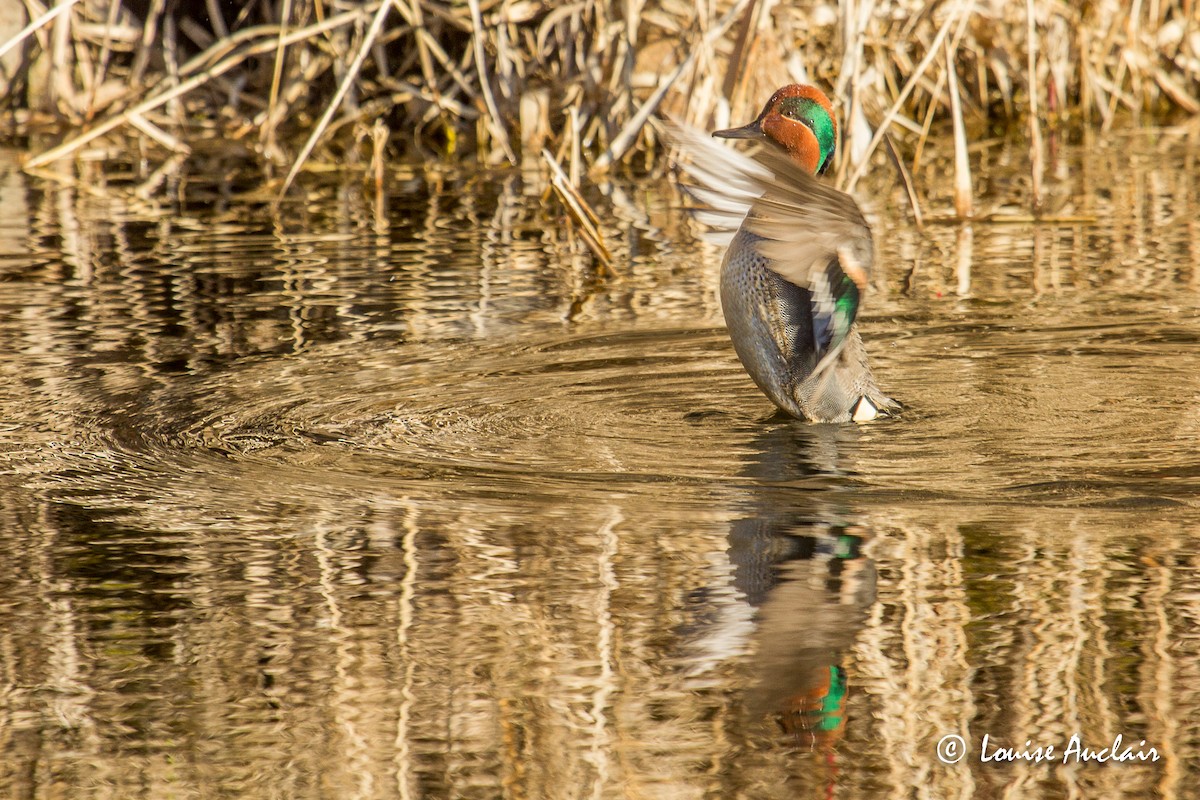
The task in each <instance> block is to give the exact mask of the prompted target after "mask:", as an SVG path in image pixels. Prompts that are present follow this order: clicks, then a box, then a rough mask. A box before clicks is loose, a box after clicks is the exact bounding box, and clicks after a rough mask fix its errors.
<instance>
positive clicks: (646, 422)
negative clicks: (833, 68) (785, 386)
mask: <svg viewBox="0 0 1200 800" xmlns="http://www.w3.org/2000/svg"><path fill="white" fill-rule="evenodd" d="M978 155H979V159H980V167H979V168H980V174H979V175H978V176H977V177H978V182H979V186H980V194H981V199H980V202H981V204H982V205H983V206H984V207H985V210H995V211H997V213H1008V214H1021V213H1024V211H1023V209H1024V208H1026V207H1027V197H1026V194H1025V193H1026V192H1027V184H1028V181H1027V180H1026V178H1025V177H1024V175H1023V173H1022V172H1021V164H1022V163H1023V159H1022V157H1021V155H1020V153H1019V152H1017V151H1010V150H1008V149H1006V148H1005V147H1003V146H1001V145H1000V144H994V145H984V146H983V147H982V148H981V150H980V152H979V154H978ZM1198 157H1200V145H1197V143H1196V142H1195V141H1189V140H1188V139H1187V138H1186V137H1183V136H1176V135H1170V134H1161V133H1160V134H1142V133H1139V134H1136V135H1132V136H1124V137H1114V138H1112V139H1110V140H1107V141H1104V142H1091V143H1088V144H1087V145H1086V146H1083V147H1065V146H1064V147H1062V148H1061V149H1059V151H1058V152H1057V157H1056V160H1055V161H1054V163H1053V164H1052V169H1051V174H1050V175H1049V176H1048V192H1049V201H1048V204H1049V206H1050V208H1051V209H1052V210H1053V212H1054V213H1055V214H1056V215H1057V216H1058V218H1059V219H1061V220H1064V221H1060V222H1054V223H1043V224H1039V225H1032V224H1029V223H1028V222H1025V223H1021V222H1016V223H1013V222H1010V223H1004V224H999V223H976V224H975V225H973V226H972V227H969V228H959V227H957V226H952V225H936V224H935V225H931V226H930V227H929V228H928V229H927V231H926V233H925V234H924V235H923V236H918V235H917V234H916V233H915V232H914V231H913V230H912V229H911V226H910V224H909V223H908V222H907V221H906V218H905V216H904V214H903V212H902V210H901V209H900V208H899V206H898V205H897V203H896V201H897V199H898V194H896V193H895V192H893V191H892V190H891V188H890V183H889V181H890V177H889V176H887V175H881V176H876V179H877V181H878V182H877V184H874V185H872V186H869V187H864V188H865V189H866V190H867V193H868V194H874V195H875V196H876V197H878V198H879V209H878V212H879V228H878V238H879V240H880V245H881V250H882V254H883V256H884V263H885V266H886V269H887V276H886V284H887V285H886V287H884V290H883V291H876V292H875V293H873V294H872V295H871V296H870V297H869V299H868V305H867V308H866V315H867V318H866V320H865V322H864V325H863V328H864V334H865V336H866V337H867V338H868V340H869V346H870V348H871V350H872V352H873V358H874V362H875V371H876V375H877V376H878V377H879V379H880V382H881V384H882V385H883V386H884V387H885V389H887V390H888V391H889V392H890V393H891V394H893V395H894V396H895V397H897V398H898V399H900V400H901V401H902V402H904V403H905V405H906V410H905V412H904V413H903V415H902V416H901V417H900V418H899V419H894V420H886V421H881V422H879V423H875V424H870V425H866V426H861V427H854V426H840V427H839V426H813V425H806V424H802V423H799V422H788V421H780V420H778V419H774V418H771V417H770V412H771V408H770V406H769V404H768V402H767V401H766V400H765V398H764V397H763V396H762V395H761V394H760V393H759V392H758V390H757V389H755V387H754V386H753V385H752V384H751V382H750V380H749V379H748V378H747V377H746V375H745V374H744V373H743V371H742V370H741V367H740V366H739V365H738V363H737V361H736V358H735V356H734V355H733V351H732V349H731V347H730V346H729V344H728V342H727V339H726V336H725V333H724V330H723V327H722V322H721V318H720V310H719V307H718V305H717V301H716V269H717V265H718V263H719V254H718V253H716V252H714V251H712V250H710V249H708V248H707V247H706V246H703V245H701V244H699V243H697V241H696V239H695V237H694V235H693V234H694V232H693V231H692V229H691V228H690V227H689V223H686V222H685V221H683V220H682V218H681V217H680V215H679V213H678V205H679V201H678V198H677V196H676V195H675V194H674V192H673V190H672V189H671V187H670V186H669V185H667V184H666V183H664V182H661V181H656V180H650V181H647V182H645V183H644V184H641V185H633V184H625V185H620V186H615V187H609V188H608V190H607V196H600V195H597V197H596V200H597V207H598V208H600V209H601V211H602V212H603V213H604V214H605V215H606V216H607V220H606V223H605V224H606V230H607V233H608V235H609V237H610V238H611V240H612V245H613V248H614V251H615V253H616V256H617V257H616V263H617V267H618V268H619V269H620V271H621V272H622V275H623V277H622V278H621V279H620V280H616V281H604V280H599V279H597V277H596V275H595V274H594V272H593V270H592V268H591V259H590V257H588V256H587V255H585V254H584V251H583V249H582V245H580V244H578V243H576V242H573V241H572V240H571V237H570V235H569V234H568V233H567V232H566V231H565V230H564V229H563V226H562V224H561V221H560V220H559V218H558V216H557V213H558V212H557V209H556V208H553V207H551V208H550V209H549V211H546V210H545V209H546V207H547V204H545V203H543V201H542V199H541V197H540V194H539V192H538V190H537V189H536V188H532V182H530V183H529V184H527V183H526V182H524V181H523V180H522V176H521V175H520V174H513V173H496V174H489V175H481V176H478V175H477V176H472V177H469V178H464V177H462V176H458V175H455V174H448V173H445V174H444V173H440V172H438V171H436V170H430V171H428V172H415V173H414V172H409V173H398V174H397V176H396V177H395V179H394V181H393V184H392V189H393V191H392V194H391V196H390V197H389V198H388V203H387V205H386V208H378V207H376V206H375V204H374V200H373V198H372V197H371V196H370V195H369V194H364V192H363V191H362V190H361V186H360V185H359V184H358V183H356V182H350V183H348V184H347V185H345V186H335V187H331V188H329V189H328V190H324V191H322V190H318V191H316V192H314V194H313V195H312V197H311V198H309V200H308V201H307V202H306V203H305V204H303V205H301V204H294V205H290V206H285V207H284V208H283V210H282V212H281V213H280V214H279V215H277V216H273V215H272V214H271V213H270V211H269V210H268V209H266V208H264V207H263V206H261V205H257V204H254V203H252V202H250V201H249V200H247V199H245V198H239V196H238V194H237V192H236V190H234V189H232V188H230V187H222V186H219V185H218V186H211V185H205V184H204V183H203V182H201V181H198V180H196V179H194V178H193V179H191V180H190V181H189V183H188V184H187V185H186V186H178V187H171V189H172V192H173V196H175V197H183V198H184V201H180V202H179V203H178V204H175V205H172V206H158V205H155V204H152V203H149V202H146V201H139V200H137V199H136V197H134V196H133V195H132V193H131V192H130V190H129V185H130V180H131V176H121V175H119V174H114V173H112V172H111V171H109V172H105V171H104V170H103V169H102V168H101V167H100V166H98V165H94V164H93V165H85V167H84V168H83V171H82V172H81V173H74V172H62V173H60V174H59V175H58V177H57V179H53V180H52V179H50V178H46V179H42V178H31V177H28V176H25V175H23V174H22V173H20V172H19V171H18V170H17V168H16V166H15V163H16V162H15V155H13V154H11V153H10V154H7V155H5V156H4V157H3V158H0V208H2V213H0V748H2V750H0V752H2V753H3V757H2V758H0V796H3V797H35V798H155V799H157V798H168V797H180V798H209V797H231V798H242V797H245V798H562V797H589V798H731V797H740V798H795V797H801V798H806V797H811V798H824V797H831V796H835V797H843V798H858V797H863V798H876V797H896V798H900V797H905V798H907V797H931V798H967V797H973V796H977V797H989V796H1001V795H1002V794H1003V796H1005V797H1030V798H1042V797H1045V798H1059V797H1062V798H1066V797H1087V798H1101V797H1111V798H1124V797H1158V796H1161V797H1189V796H1195V795H1194V792H1195V786H1196V784H1197V780H1198V779H1200V775H1198V773H1200V751H1198V749H1197V746H1198V744H1200V730H1198V727H1200V722H1198V720H1200V658H1198V656H1200V628H1198V627H1197V622H1198V620H1200V547H1198V545H1197V535H1198V533H1200V448H1198V447H1197V441H1198V439H1200V370H1198V369H1197V364H1198V358H1200V196H1198V194H1200V190H1198V189H1197V181H1196V175H1197V174H1198V170H1197V163H1196V161H1197V158H1198ZM945 173H946V167H945V164H944V163H940V162H937V163H932V164H931V166H930V167H929V168H928V170H927V171H926V172H925V174H923V175H922V176H921V180H922V183H923V185H925V186H927V187H929V191H930V194H931V198H930V199H929V200H928V208H927V211H930V210H932V211H934V212H937V211H938V210H939V209H944V208H946V207H947V206H948V205H949V201H948V200H947V199H946V197H947V194H946V192H947V184H948V181H947V180H946V179H945V178H944V177H941V176H943V175H944V174H945ZM948 734H955V735H959V736H962V737H964V739H965V741H966V745H967V750H968V752H967V755H966V757H965V758H964V759H963V760H962V761H960V762H959V763H957V764H955V765H947V764H944V763H942V762H941V761H939V759H938V750H937V747H938V744H939V742H940V741H941V740H942V739H943V737H944V736H946V735H948ZM1073 734H1078V735H1079V737H1080V740H1081V743H1082V744H1083V745H1084V746H1088V747H1091V748H1093V749H1100V748H1106V747H1110V746H1111V745H1112V742H1113V739H1114V737H1116V736H1117V735H1121V736H1122V737H1123V739H1124V741H1125V743H1126V744H1125V745H1123V746H1122V747H1121V748H1119V749H1122V750H1123V749H1124V747H1126V746H1128V745H1132V746H1133V753H1134V754H1137V753H1143V754H1144V755H1148V754H1149V751H1150V749H1151V748H1153V751H1154V754H1155V755H1157V756H1158V757H1159V760H1158V761H1133V762H1129V763H1103V764H1102V763H1095V762H1093V761H1087V762H1078V763H1077V760H1076V759H1071V760H1070V761H1069V763H1068V764H1066V765H1064V764H1063V763H1062V755H1063V751H1064V750H1066V749H1067V748H1068V746H1069V744H1070V739H1071V736H1072V735H1073ZM985 735H987V736H988V737H989V740H990V742H991V744H990V745H989V747H988V750H987V753H988V754H989V755H994V751H995V748H996V747H997V746H1006V747H1018V748H1024V747H1025V746H1026V745H1025V743H1026V742H1027V741H1029V742H1030V744H1029V748H1036V747H1038V746H1053V747H1054V748H1055V753H1054V756H1053V757H1052V758H1050V759H1049V760H1048V761H1047V762H1043V763H1019V764H1015V765H1013V764H997V763H995V761H989V762H986V763H984V762H983V761H982V759H981V755H980V748H981V746H982V740H983V737H984V736H985ZM1143 741H1144V745H1143V744H1139V743H1140V742H1143Z"/></svg>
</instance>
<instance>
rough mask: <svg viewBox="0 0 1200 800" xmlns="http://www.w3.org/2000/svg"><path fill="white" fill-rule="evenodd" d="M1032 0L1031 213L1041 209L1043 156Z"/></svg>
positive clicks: (1028, 11)
mask: <svg viewBox="0 0 1200 800" xmlns="http://www.w3.org/2000/svg"><path fill="white" fill-rule="evenodd" d="M1033 13H1034V12H1033V0H1025V16H1026V19H1027V20H1028V28H1027V29H1026V39H1027V42H1028V44H1027V46H1026V53H1027V55H1028V67H1027V70H1028V72H1027V74H1028V75H1029V78H1030V81H1029V166H1030V173H1031V175H1032V178H1033V185H1032V194H1033V198H1032V205H1033V213H1035V214H1036V213H1038V212H1039V211H1041V210H1042V172H1043V170H1044V157H1043V150H1042V123H1041V120H1039V119H1038V85H1039V82H1038V80H1037V49H1038V47H1037V45H1038V40H1037V23H1036V20H1035V19H1034V16H1033Z"/></svg>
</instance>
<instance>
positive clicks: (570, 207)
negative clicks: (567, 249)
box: [542, 150, 616, 275]
mask: <svg viewBox="0 0 1200 800" xmlns="http://www.w3.org/2000/svg"><path fill="white" fill-rule="evenodd" d="M542 159H543V160H544V161H545V162H546V165H547V166H548V167H550V186H551V188H552V189H553V190H554V193H555V194H556V195H557V196H558V199H559V200H560V201H562V204H563V206H564V207H565V208H566V209H567V213H568V218H569V219H570V220H571V222H573V223H574V224H575V226H576V227H578V229H579V232H580V235H582V237H583V241H584V242H585V243H586V244H587V246H588V248H589V249H590V250H591V251H592V253H593V254H594V255H595V256H596V260H597V261H599V262H600V267H601V271H602V272H603V273H604V274H606V275H615V274H616V273H615V272H614V271H613V265H612V253H611V252H610V251H609V249H608V246H607V245H606V244H605V243H604V234H603V233H601V232H600V228H599V225H600V217H599V215H598V214H596V212H595V210H594V209H593V208H592V207H591V205H590V204H589V203H588V202H587V200H586V199H584V197H583V195H582V194H580V193H579V190H578V189H577V188H576V187H575V185H574V184H572V183H571V178H570V176H569V175H567V173H566V172H565V171H564V170H563V168H562V165H561V164H559V163H558V161H556V160H555V158H554V155H553V154H552V153H551V152H550V151H549V150H543V151H542Z"/></svg>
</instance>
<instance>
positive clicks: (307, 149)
mask: <svg viewBox="0 0 1200 800" xmlns="http://www.w3.org/2000/svg"><path fill="white" fill-rule="evenodd" d="M389 8H391V5H390V4H389V3H387V2H383V3H380V4H379V8H378V9H376V11H375V16H374V18H372V20H371V27H370V28H369V29H368V30H367V34H366V35H365V36H364V37H363V40H362V44H361V45H360V46H359V48H358V52H357V53H355V55H354V60H353V61H352V62H351V63H350V66H349V67H348V68H347V70H346V74H345V76H344V77H343V78H342V81H341V83H339V84H338V88H337V92H335V93H334V95H333V99H332V100H331V101H330V102H329V106H328V107H327V108H326V109H325V113H324V114H322V115H321V119H320V120H318V121H317V124H316V127H314V128H313V131H312V133H311V134H309V136H308V140H307V141H305V142H304V146H303V147H301V148H300V154H299V155H298V156H296V160H295V163H293V164H292V168H291V169H290V170H289V171H288V174H287V177H286V178H284V180H283V187H282V188H281V189H280V190H279V195H280V196H281V197H282V196H283V195H285V194H287V190H288V188H289V187H290V186H291V185H292V181H293V180H295V178H296V175H297V174H298V173H299V172H300V169H301V167H303V166H304V162H305V161H307V160H308V156H309V154H311V153H312V151H313V148H314V147H316V146H317V141H318V140H319V139H320V138H321V134H322V133H324V131H325V128H326V127H327V126H328V125H329V120H331V119H333V115H334V114H336V113H337V110H338V108H339V107H340V106H341V104H342V100H344V99H345V97H346V93H347V92H348V91H350V87H351V86H352V85H353V84H354V78H355V77H356V76H357V75H358V71H359V69H361V68H362V65H363V62H364V61H366V59H367V53H368V52H370V50H371V46H372V45H373V44H374V43H375V38H376V37H377V36H379V31H380V30H382V29H383V22H384V20H385V19H387V12H388V9H389ZM281 41H282V40H281Z"/></svg>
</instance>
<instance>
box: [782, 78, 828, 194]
mask: <svg viewBox="0 0 1200 800" xmlns="http://www.w3.org/2000/svg"><path fill="white" fill-rule="evenodd" d="M780 111H781V113H783V114H784V116H787V117H791V118H792V119H797V120H800V121H801V122H803V123H804V124H805V125H807V126H808V127H809V128H810V129H811V130H812V132H813V134H814V135H815V136H816V137H817V145H818V146H819V147H820V148H821V157H820V158H819V159H818V160H817V174H818V175H819V174H821V173H822V172H824V171H825V168H826V167H828V166H829V162H830V161H831V160H832V159H833V151H834V149H835V148H836V147H837V133H836V128H835V127H834V124H833V117H831V116H829V112H828V111H826V110H825V107H824V106H822V105H821V104H820V103H818V102H817V101H816V100H813V99H811V98H808V97H789V98H787V99H786V100H784V101H783V107H782V108H781V109H780Z"/></svg>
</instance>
